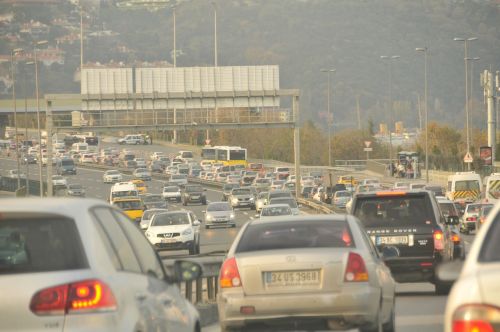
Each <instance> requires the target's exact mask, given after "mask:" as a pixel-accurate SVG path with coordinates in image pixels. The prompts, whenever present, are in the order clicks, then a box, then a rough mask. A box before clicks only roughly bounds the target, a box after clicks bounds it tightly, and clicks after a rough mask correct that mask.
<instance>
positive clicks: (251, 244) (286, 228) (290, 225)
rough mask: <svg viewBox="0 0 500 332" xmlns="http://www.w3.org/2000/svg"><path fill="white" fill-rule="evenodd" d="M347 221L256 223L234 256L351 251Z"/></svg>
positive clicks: (252, 225) (239, 244) (248, 228)
mask: <svg viewBox="0 0 500 332" xmlns="http://www.w3.org/2000/svg"><path fill="white" fill-rule="evenodd" d="M353 247H354V243H353V242H352V234H351V231H350V229H349V226H348V224H347V222H345V221H332V220H314V221H311V220H308V221H301V220H298V221H295V220H294V221H288V222H276V223H261V224H259V223H255V224H251V225H249V226H248V227H247V228H246V230H245V232H244V233H243V234H242V236H241V239H240V242H239V243H238V247H237V248H236V253H243V252H250V251H261V250H275V249H297V248H353Z"/></svg>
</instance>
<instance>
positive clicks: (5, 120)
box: [0, 114, 9, 139]
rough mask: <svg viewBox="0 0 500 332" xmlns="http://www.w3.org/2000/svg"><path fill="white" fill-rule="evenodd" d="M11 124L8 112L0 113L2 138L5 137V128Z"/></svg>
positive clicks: (0, 133)
mask: <svg viewBox="0 0 500 332" xmlns="http://www.w3.org/2000/svg"><path fill="white" fill-rule="evenodd" d="M8 124H9V116H8V115H7V114H0V139H3V138H4V137H5V128H6V127H7V125H8Z"/></svg>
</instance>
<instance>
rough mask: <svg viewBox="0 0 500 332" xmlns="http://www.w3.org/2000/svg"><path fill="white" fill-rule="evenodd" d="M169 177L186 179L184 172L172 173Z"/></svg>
mask: <svg viewBox="0 0 500 332" xmlns="http://www.w3.org/2000/svg"><path fill="white" fill-rule="evenodd" d="M170 179H172V180H185V179H186V175H184V174H173V175H172V176H171V177H170Z"/></svg>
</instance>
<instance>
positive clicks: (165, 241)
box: [161, 239, 176, 243]
mask: <svg viewBox="0 0 500 332" xmlns="http://www.w3.org/2000/svg"><path fill="white" fill-rule="evenodd" d="M161 242H162V243H174V242H176V240H175V239H161Z"/></svg>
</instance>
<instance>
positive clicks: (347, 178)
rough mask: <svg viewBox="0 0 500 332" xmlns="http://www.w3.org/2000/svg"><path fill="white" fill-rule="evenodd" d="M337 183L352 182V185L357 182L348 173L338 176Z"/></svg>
mask: <svg viewBox="0 0 500 332" xmlns="http://www.w3.org/2000/svg"><path fill="white" fill-rule="evenodd" d="M337 183H339V184H352V185H353V186H355V185H357V184H358V180H356V179H355V178H354V177H352V176H349V175H344V176H339V180H338V181H337Z"/></svg>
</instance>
